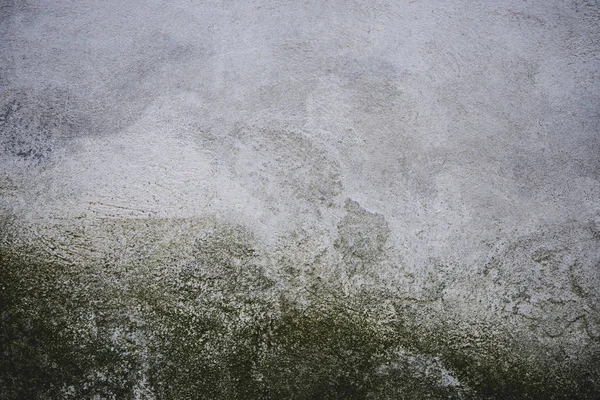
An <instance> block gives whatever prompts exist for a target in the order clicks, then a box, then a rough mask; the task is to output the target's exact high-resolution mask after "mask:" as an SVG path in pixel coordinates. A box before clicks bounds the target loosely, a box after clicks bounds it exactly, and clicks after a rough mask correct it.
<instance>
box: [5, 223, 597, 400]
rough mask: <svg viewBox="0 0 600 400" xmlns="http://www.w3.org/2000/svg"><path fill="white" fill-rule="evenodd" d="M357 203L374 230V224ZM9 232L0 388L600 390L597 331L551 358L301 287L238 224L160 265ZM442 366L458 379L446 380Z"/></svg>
mask: <svg viewBox="0 0 600 400" xmlns="http://www.w3.org/2000/svg"><path fill="white" fill-rule="evenodd" d="M359 214H360V215H359ZM357 215H358V217H360V216H361V215H362V214H361V213H360V212H359V213H358V214H357ZM355 216H356V215H353V216H350V217H348V218H346V220H345V223H347V225H348V226H349V227H351V226H352V224H353V221H354V219H353V218H354V217H355ZM358 217H357V218H358ZM362 217H364V218H367V219H368V220H369V221H371V222H373V232H376V231H378V230H377V229H379V228H381V227H382V226H383V225H382V224H379V223H378V219H377V216H376V215H372V214H364V215H362ZM367 222H368V221H367ZM341 227H342V228H341V229H342V230H343V229H345V228H344V225H343V224H342V225H341ZM376 228H377V229H376ZM382 229H383V228H382ZM344 232H345V231H344ZM382 232H383V231H382ZM348 235H354V233H352V232H351V229H349V230H348V231H347V232H345V233H344V234H343V235H342V236H344V237H346V238H347V237H349V236H348ZM356 235H358V234H356ZM384 242H385V235H383V236H381V235H380V234H374V235H370V236H369V235H365V236H356V243H358V245H357V246H355V247H354V248H353V247H352V246H346V245H345V244H344V245H342V244H340V246H338V248H339V249H341V251H342V252H343V251H347V252H351V251H353V252H357V253H360V254H363V255H364V256H363V257H361V259H362V260H364V262H368V260H371V262H377V260H378V258H377V257H376V256H375V255H374V256H373V257H374V258H370V257H371V256H370V255H368V254H367V250H368V249H375V250H376V253H378V252H381V251H383V250H382V247H381V246H382V245H381V243H384ZM8 243H9V242H8V241H5V245H4V246H3V248H2V249H0V250H1V251H0V265H1V266H2V269H1V270H0V284H1V287H2V291H1V292H0V318H1V320H0V321H1V326H0V351H1V357H0V399H65V398H66V399H68V398H72V399H80V398H92V397H93V396H100V397H101V398H114V399H123V398H133V397H134V393H138V394H140V395H141V396H142V398H143V397H144V393H148V392H152V393H153V394H154V395H155V396H156V398H158V399H202V398H205V399H282V398H285V399H368V398H373V399H386V398H387V399H417V398H419V399H421V398H423V399H426V398H430V399H448V398H456V399H461V398H465V399H469V398H473V399H479V398H481V399H566V398H569V399H577V398H580V399H591V398H595V397H594V396H595V395H596V393H597V392H598V389H599V386H598V379H597V376H599V375H600V371H599V370H598V365H600V362H599V361H600V360H599V359H598V356H597V355H598V354H599V353H598V349H597V348H596V347H594V346H593V345H590V346H588V347H587V348H584V349H583V350H582V351H581V353H580V354H581V356H582V357H581V359H578V360H577V359H572V360H566V361H565V360H561V361H560V362H558V361H555V359H554V358H553V356H552V355H550V356H549V355H548V354H549V353H548V354H547V352H548V351H549V349H548V348H547V347H546V346H544V345H543V344H542V343H536V342H534V341H526V340H524V339H523V338H522V337H521V336H519V334H518V331H517V330H515V331H512V332H511V331H507V330H504V331H498V330H497V329H495V328H494V327H493V326H488V325H485V324H479V325H478V326H467V327H464V326H458V324H457V323H456V322H454V321H452V319H451V318H449V317H448V315H449V314H444V311H443V310H442V311H440V310H439V309H437V308H436V307H435V306H434V305H432V304H431V303H427V302H425V303H416V302H412V303H411V302H407V301H405V300H400V299H398V298H395V297H394V295H392V294H390V293H386V292H378V293H375V292H373V290H372V289H369V290H365V291H362V292H356V293H355V294H353V295H346V294H344V293H343V291H342V290H341V289H340V288H338V287H336V286H335V282H325V281H321V280H319V279H317V277H312V278H310V275H307V278H306V279H309V278H310V279H313V281H311V282H308V283H307V284H306V296H304V297H301V300H296V298H295V297H293V296H288V295H287V293H286V288H287V287H286V286H284V287H282V286H281V285H282V283H281V282H288V281H289V282H291V281H292V280H290V279H291V278H290V279H288V278H286V277H283V278H281V279H280V280H279V281H277V280H275V278H274V277H272V276H270V275H269V274H268V273H267V272H266V271H265V264H266V263H267V261H265V260H268V259H269V258H268V257H266V256H265V255H264V254H261V252H260V251H259V250H257V249H256V247H255V246H254V245H253V243H254V239H253V238H252V237H251V235H249V234H248V233H247V232H245V231H244V230H242V229H239V228H237V227H235V226H230V225H218V224H217V225H215V226H213V227H212V228H211V229H207V230H205V231H204V232H201V233H199V234H198V235H197V236H196V242H195V245H194V246H191V247H192V248H193V251H192V253H193V254H192V256H191V257H190V256H189V255H186V258H185V259H183V260H177V259H172V260H170V261H169V262H168V263H166V262H165V261H164V260H166V258H161V261H160V262H156V263H154V264H148V263H147V261H146V260H145V259H144V258H140V260H145V261H143V262H142V261H140V262H138V263H133V264H123V265H121V264H119V261H118V260H112V259H111V261H110V263H101V264H93V265H92V264H90V265H87V264H81V265H70V266H68V265H64V264H58V263H50V262H45V261H40V260H39V259H35V258H33V257H27V256H25V254H26V253H27V252H26V251H24V250H23V249H21V250H20V251H19V252H18V253H16V252H11V251H10V248H11V247H10V246H9V245H8ZM340 243H341V242H340ZM344 243H346V244H347V242H344ZM361 243H362V244H361ZM290 248H293V246H291V247H290ZM289 251H292V250H289ZM338 251H340V250H338ZM30 253H31V254H34V252H33V251H32V252H30ZM343 257H344V254H342V259H343ZM352 257H354V256H352ZM127 259H128V260H129V259H130V258H127ZM275 259H279V258H275ZM286 259H287V260H294V259H301V258H298V257H289V258H286ZM309 259H310V258H309ZM319 260H320V257H319ZM290 262H291V261H290ZM319 262H320V261H319ZM352 262H354V261H352ZM148 265H151V267H148ZM298 268H300V269H304V270H308V271H310V268H309V267H307V266H305V265H302V266H298ZM284 272H285V271H284ZM383 303H386V304H390V305H391V306H392V307H395V311H394V312H393V314H392V315H388V314H385V312H383V311H381V310H383V308H382V306H381V305H382V304H383ZM432 321H433V322H432ZM435 321H437V322H435ZM434 322H435V323H434ZM552 354H557V353H556V352H555V353H552ZM445 369H448V370H449V371H446V370H445ZM447 373H451V375H452V376H453V377H454V378H456V379H457V380H458V381H460V382H462V384H463V385H464V386H456V383H457V382H456V381H450V383H448V382H446V385H445V384H444V383H443V381H442V379H443V377H444V374H447Z"/></svg>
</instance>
